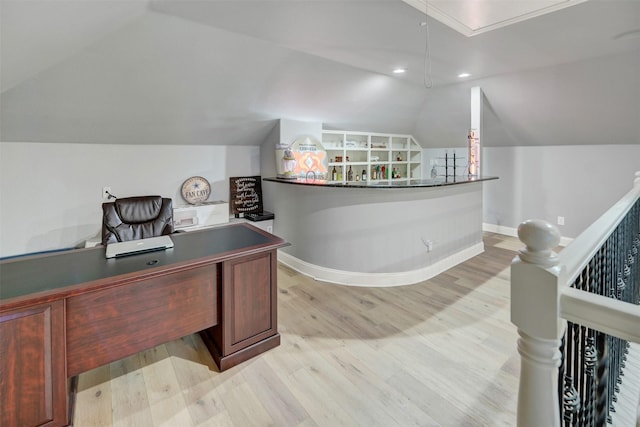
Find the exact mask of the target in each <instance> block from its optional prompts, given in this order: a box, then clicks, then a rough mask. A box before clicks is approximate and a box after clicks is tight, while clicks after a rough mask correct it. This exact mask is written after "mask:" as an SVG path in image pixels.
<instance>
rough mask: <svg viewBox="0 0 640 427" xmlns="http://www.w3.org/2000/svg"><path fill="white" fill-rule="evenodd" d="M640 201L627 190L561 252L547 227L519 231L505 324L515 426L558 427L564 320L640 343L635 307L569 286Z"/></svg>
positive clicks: (638, 179) (530, 224) (537, 223)
mask: <svg viewBox="0 0 640 427" xmlns="http://www.w3.org/2000/svg"><path fill="white" fill-rule="evenodd" d="M639 199H640V171H639V172H636V174H635V179H634V184H633V188H632V189H631V190H630V191H629V192H628V193H627V194H625V195H624V196H623V197H622V198H621V199H620V200H619V201H618V202H617V203H616V204H615V205H614V206H612V207H611V208H610V209H609V210H608V211H607V212H605V214H603V215H602V216H601V217H600V218H599V219H598V220H596V221H595V222H594V223H593V224H592V225H591V226H589V227H588V228H587V229H586V230H585V231H584V232H583V233H581V234H580V235H579V236H578V237H577V238H576V239H574V240H573V241H572V242H571V243H570V244H569V245H568V246H567V247H566V248H564V249H563V250H562V251H561V252H560V253H558V254H557V253H555V252H554V251H553V248H555V247H557V246H558V244H559V243H560V232H559V231H558V229H557V228H556V227H555V226H554V225H552V224H550V223H549V222H547V221H543V220H527V221H525V222H523V223H522V224H520V226H519V227H518V237H519V238H520V240H521V241H522V242H523V243H524V244H525V247H524V248H523V249H521V250H520V251H519V254H518V255H517V256H516V257H515V259H514V260H513V263H512V265H511V321H512V323H514V324H515V325H516V326H517V327H518V334H519V335H520V338H519V339H518V352H519V353H520V357H521V370H520V384H519V390H518V407H517V425H518V427H538V426H549V427H560V422H561V420H560V409H559V404H558V402H559V396H558V367H559V366H560V361H561V353H560V350H559V348H560V343H561V339H562V336H563V334H564V330H565V327H566V323H567V321H571V322H575V323H580V324H582V325H585V326H588V327H591V328H593V329H597V330H600V331H602V332H605V333H607V334H610V335H613V336H616V337H619V338H623V339H625V340H628V341H632V342H636V343H640V327H639V326H638V325H640V306H638V305H634V304H631V303H628V302H624V301H619V300H615V299H610V298H607V297H605V296H600V295H595V294H591V293H589V292H586V291H583V290H579V289H573V288H571V287H570V286H571V284H572V283H573V281H574V280H575V279H576V278H577V277H578V275H579V274H580V272H581V271H582V269H583V268H584V267H585V266H586V265H587V263H588V262H589V260H590V259H591V258H592V257H593V256H594V254H595V253H596V252H597V251H598V249H599V248H600V247H601V246H602V245H603V243H604V242H605V241H606V239H607V238H608V237H609V235H610V234H611V233H612V232H613V230H615V229H616V227H617V225H618V224H619V223H620V222H621V221H622V220H623V218H625V216H626V215H627V213H628V212H629V211H630V209H631V208H632V207H633V206H634V204H635V203H637V202H638V200H639Z"/></svg>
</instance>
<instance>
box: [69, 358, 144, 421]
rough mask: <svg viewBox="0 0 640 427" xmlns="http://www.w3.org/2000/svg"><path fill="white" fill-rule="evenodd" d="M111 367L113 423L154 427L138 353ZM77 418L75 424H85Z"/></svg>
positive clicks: (112, 364) (114, 363)
mask: <svg viewBox="0 0 640 427" xmlns="http://www.w3.org/2000/svg"><path fill="white" fill-rule="evenodd" d="M110 369H111V396H112V397H113V398H112V400H113V401H112V406H111V408H112V412H113V425H114V426H115V427H129V426H136V427H138V426H139V427H147V426H149V427H153V425H154V424H153V419H152V417H151V407H150V406H149V399H148V397H147V387H146V384H145V382H144V376H143V373H142V365H141V364H140V360H139V358H138V355H137V354H136V355H133V356H130V357H127V358H125V359H122V360H119V361H117V362H113V363H111V364H110ZM82 375H84V374H82ZM82 375H81V376H82ZM76 415H79V414H76ZM76 420H77V421H76V423H74V425H76V426H77V425H80V426H82V425H84V420H81V419H78V418H77V417H76Z"/></svg>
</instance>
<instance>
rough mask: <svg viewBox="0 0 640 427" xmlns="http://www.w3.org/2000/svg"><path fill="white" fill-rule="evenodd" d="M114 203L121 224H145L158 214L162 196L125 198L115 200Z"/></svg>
mask: <svg viewBox="0 0 640 427" xmlns="http://www.w3.org/2000/svg"><path fill="white" fill-rule="evenodd" d="M114 203H115V208H116V211H117V212H118V215H119V216H120V218H121V219H122V221H123V222H126V223H137V222H147V221H151V220H153V219H155V218H157V217H158V215H159V214H160V208H161V207H162V196H143V197H125V198H122V199H116V201H115V202H114Z"/></svg>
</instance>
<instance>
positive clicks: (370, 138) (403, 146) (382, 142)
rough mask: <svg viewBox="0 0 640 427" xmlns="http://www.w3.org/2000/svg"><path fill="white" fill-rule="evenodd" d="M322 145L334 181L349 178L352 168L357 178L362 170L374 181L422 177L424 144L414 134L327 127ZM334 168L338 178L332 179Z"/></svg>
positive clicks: (359, 178) (359, 177)
mask: <svg viewBox="0 0 640 427" xmlns="http://www.w3.org/2000/svg"><path fill="white" fill-rule="evenodd" d="M322 145H324V149H325V150H326V152H327V156H328V158H329V179H330V180H331V181H332V182H343V183H344V182H349V180H348V179H347V177H348V172H349V169H351V170H352V172H353V180H352V181H354V182H355V181H361V180H362V173H363V171H365V172H366V177H367V181H373V182H381V181H407V180H409V179H420V178H422V147H421V146H420V145H419V144H418V143H417V142H416V140H415V139H414V138H413V136H411V135H398V134H385V133H371V132H352V131H329V130H327V131H323V132H322ZM334 169H335V170H336V175H337V177H336V178H337V179H335V180H332V176H333V170H334ZM383 172H384V173H383Z"/></svg>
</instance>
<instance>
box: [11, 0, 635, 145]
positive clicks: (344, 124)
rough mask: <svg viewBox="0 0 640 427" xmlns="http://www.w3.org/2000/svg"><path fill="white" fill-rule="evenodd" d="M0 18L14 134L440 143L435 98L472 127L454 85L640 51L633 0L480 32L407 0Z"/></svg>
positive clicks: (58, 9)
mask: <svg viewBox="0 0 640 427" xmlns="http://www.w3.org/2000/svg"><path fill="white" fill-rule="evenodd" d="M0 15H1V24H2V27H1V29H0V31H1V34H0V35H1V43H2V44H1V48H2V51H1V55H2V57H1V63H0V67H1V70H0V71H1V73H0V79H1V82H2V94H1V98H0V108H1V110H0V112H1V114H2V117H1V119H0V120H1V121H0V133H1V137H2V140H3V141H18V142H19V141H38V142H85V143H120V144H129V143H133V144H223V145H227V144H250V145H255V144H260V142H261V141H262V140H263V139H264V137H265V136H266V135H267V134H268V132H269V131H270V129H271V128H272V127H273V125H274V123H275V121H276V120H277V119H278V118H289V119H296V120H312V121H320V122H323V123H325V126H327V127H331V128H350V129H361V130H368V131H380V132H401V133H420V134H421V136H422V137H423V139H424V140H431V139H434V138H435V136H436V135H437V134H431V133H430V132H431V131H430V130H429V129H428V128H425V126H424V122H425V120H427V121H429V118H430V117H432V116H431V115H428V116H427V117H425V114H426V112H429V111H438V106H437V105H433V104H432V103H431V102H434V101H435V100H436V99H437V100H438V102H439V103H442V102H443V100H444V101H445V103H444V104H440V105H443V106H445V108H444V109H445V110H447V111H448V110H451V111H452V115H449V116H447V117H442V120H441V121H440V123H442V124H443V125H445V126H449V127H452V128H453V129H452V131H454V132H457V130H458V129H457V128H459V127H461V129H460V131H461V132H463V131H464V129H465V128H466V127H467V126H468V125H467V124H465V123H464V120H465V119H464V118H465V117H468V114H467V108H468V102H465V104H464V105H463V106H461V105H459V104H447V103H446V101H447V100H449V99H450V100H454V99H455V100H456V102H458V101H459V98H460V97H459V96H457V95H456V96H453V97H447V95H446V94H447V93H448V91H450V90H451V91H452V93H459V92H460V90H461V88H464V90H466V88H467V86H468V85H469V84H480V85H482V83H483V82H485V81H486V80H485V79H492V80H491V81H492V82H493V81H495V77H496V76H503V75H517V74H518V73H524V72H527V71H528V70H532V69H540V68H545V67H547V68H549V67H551V68H553V67H557V66H560V65H561V64H571V63H578V62H580V61H593V60H594V59H596V58H602V57H606V56H611V55H618V56H620V55H622V56H629V55H632V56H635V55H638V52H640V50H638V49H640V38H638V37H637V34H636V33H634V31H635V30H638V29H640V2H638V1H635V0H629V1H606V2H605V1H599V0H591V1H588V2H585V3H581V4H579V5H577V6H573V7H570V8H567V9H563V10H560V11H558V12H554V13H550V14H547V15H543V16H539V17H536V18H533V19H530V20H527V21H524V22H519V23H516V24H513V25H510V26H507V27H504V28H500V29H496V30H493V31H489V32H486V33H483V34H479V35H476V36H474V37H471V38H469V37H466V36H464V35H462V34H460V33H459V32H457V31H455V30H453V29H451V28H449V27H447V26H445V25H443V24H442V23H440V22H439V21H436V20H434V19H431V18H430V19H428V20H427V22H428V25H427V26H423V25H421V23H422V22H424V21H425V17H424V14H423V13H421V12H420V11H418V10H417V9H415V8H413V7H411V6H409V5H408V4H406V3H404V2H402V1H401V0H374V1H367V0H343V1H303V0H297V1H273V2H272V1H268V2H265V1H244V0H235V1H217V0H202V1H192V0H153V1H143V0H139V1H136V0H131V1H103V0H87V1H73V0H30V1H24V0H2V2H0ZM427 40H428V46H429V49H428V53H429V55H428V56H427V55H426V53H427V50H426V46H427ZM427 59H429V60H427ZM635 64H636V62H632V66H636V65H635ZM395 66H403V67H406V68H408V72H407V73H406V74H405V75H404V76H402V77H397V76H394V75H393V74H392V73H391V71H392V68H393V67H395ZM427 70H430V71H431V72H428V71H427ZM462 71H467V72H470V73H471V74H472V77H471V79H472V81H471V83H470V82H460V81H459V80H458V78H457V74H458V73H460V72H462ZM425 81H426V82H427V83H428V85H429V86H433V87H432V88H431V89H427V88H426V87H425ZM429 83H431V84H429ZM587 83H588V82H587ZM630 83H631V84H634V83H635V80H632V81H631V82H630ZM449 88H457V89H455V90H453V89H449ZM631 90H632V94H633V93H634V92H633V91H634V90H636V89H635V88H634V87H632V88H631ZM490 101H491V102H492V107H493V108H494V109H496V110H497V111H498V113H497V114H498V115H500V111H499V110H500V100H499V99H490ZM627 107H630V108H635V104H632V105H630V106H627ZM525 110H526V109H525ZM632 114H633V111H632ZM439 116H440V115H438V117H439ZM454 116H455V119H452V117H454ZM461 118H462V119H461ZM435 125H436V126H438V123H436V124H435ZM530 140H531V141H533V142H532V143H536V142H535V141H536V138H535V137H532V138H530ZM430 143H433V144H437V143H438V141H433V142H431V141H430ZM445 143H449V142H448V141H443V142H442V144H445ZM452 143H453V142H452ZM540 143H544V142H543V141H540ZM561 143H567V142H566V141H565V142H561ZM569 143H571V142H569Z"/></svg>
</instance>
